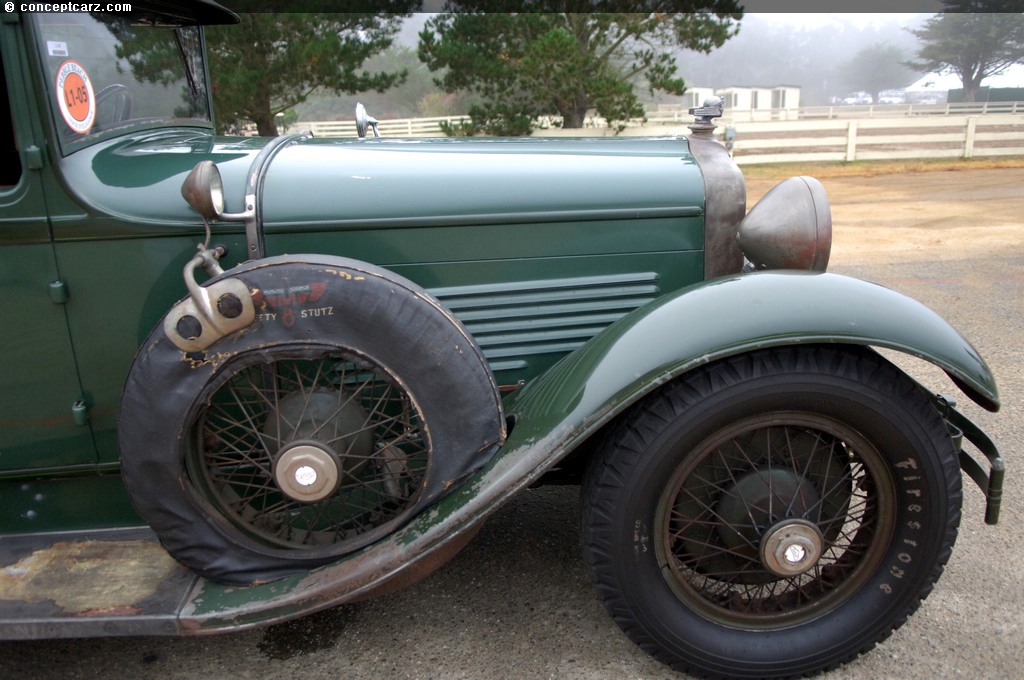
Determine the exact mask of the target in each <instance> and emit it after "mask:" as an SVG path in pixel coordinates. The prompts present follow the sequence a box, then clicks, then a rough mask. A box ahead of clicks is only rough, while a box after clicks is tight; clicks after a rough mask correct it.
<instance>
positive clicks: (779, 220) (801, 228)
mask: <svg viewBox="0 0 1024 680" xmlns="http://www.w3.org/2000/svg"><path fill="white" fill-rule="evenodd" d="M739 241H740V248H741V249H742V250H743V255H744V256H745V257H746V258H747V259H748V260H750V262H751V263H752V264H753V265H754V267H755V268H756V269H808V270H811V271H825V268H826V267H828V257H829V253H830V252H831V250H832V212H831V210H830V209H829V205H828V196H827V195H826V194H825V189H824V187H822V186H821V182H819V181H818V180H816V179H814V178H813V177H790V178H789V179H786V180H783V181H782V182H779V183H778V184H776V185H775V186H774V187H773V188H772V190H771V191H769V192H768V193H767V194H765V195H764V198H762V199H761V200H760V201H758V202H757V205H755V206H754V207H753V208H751V209H750V212H748V213H747V216H746V217H744V218H743V221H742V222H740V226H739Z"/></svg>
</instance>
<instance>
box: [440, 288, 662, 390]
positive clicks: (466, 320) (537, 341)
mask: <svg viewBox="0 0 1024 680" xmlns="http://www.w3.org/2000/svg"><path fill="white" fill-rule="evenodd" d="M430 292H431V293H433V294H434V295H435V296H437V297H438V298H439V299H440V300H441V301H442V302H443V303H444V304H446V305H447V306H448V307H449V308H450V309H451V310H452V311H453V312H454V313H455V315H456V316H457V317H458V318H459V320H460V321H462V323H463V324H465V326H466V328H467V329H469V332H470V333H472V334H473V337H474V338H476V341H477V342H478V343H479V344H480V347H481V348H482V349H483V352H484V356H486V357H487V360H488V361H489V362H490V364H491V370H493V371H495V372H498V371H503V370H518V369H522V368H526V367H527V362H528V357H530V356H533V355H542V354H545V355H547V354H566V353H568V352H571V351H572V350H574V349H576V348H577V347H579V346H580V345H582V344H583V343H584V342H586V341H587V340H589V339H590V338H591V337H593V336H594V335H596V334H597V333H599V332H601V331H602V330H604V329H605V328H607V327H608V326H610V325H611V324H612V323H614V322H615V321H617V320H619V319H620V318H622V317H623V316H625V315H626V314H628V313H629V312H631V311H633V310H634V309H636V308H637V307H640V306H642V305H644V304H646V303H648V302H650V301H651V300H653V299H655V298H656V297H658V294H659V288H658V275H657V274H656V273H654V272H638V273H630V274H614V275H607V276H583V277H575V278H564V279H544V280H540V281H515V282H512V283H495V284H483V285H475V286H454V287H449V288H436V289H432V290H431V291H430Z"/></svg>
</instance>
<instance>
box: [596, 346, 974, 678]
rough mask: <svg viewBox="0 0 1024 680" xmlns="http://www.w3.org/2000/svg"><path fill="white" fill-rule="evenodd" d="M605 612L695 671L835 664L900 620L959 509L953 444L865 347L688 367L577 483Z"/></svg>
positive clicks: (939, 556)
mask: <svg viewBox="0 0 1024 680" xmlns="http://www.w3.org/2000/svg"><path fill="white" fill-rule="evenodd" d="M583 493H584V504H583V505H584V510H583V532H584V543H585V547H586V550H585V552H586V557H587V564H588V568H589V571H590V573H591V577H592V579H593V580H594V582H595V584H596V586H597V589H598V591H599V595H600V597H601V599H602V600H603V602H604V605H605V607H606V608H607V610H608V611H609V612H610V614H611V615H612V617H613V618H614V619H615V621H616V622H617V623H618V625H619V626H620V627H621V628H622V629H623V630H624V631H625V632H626V634H627V635H628V636H629V637H630V638H632V639H633V641H634V642H636V643H637V644H638V645H639V646H640V647H641V648H643V649H644V650H645V651H647V652H648V653H650V654H652V655H653V656H654V657H656V658H658V659H659V660H661V661H663V662H664V663H666V664H669V665H671V666H672V667H673V668H675V669H676V670H681V671H685V672H688V673H692V674H696V675H699V676H708V677H780V676H796V675H804V674H810V673H814V672H818V671H822V670H825V669H829V668H833V667H835V666H838V665H839V664H841V663H844V662H846V661H848V660H850V659H852V658H854V657H856V656H857V655H859V654H861V653H863V652H865V651H867V650H869V649H870V648H872V647H873V646H874V645H875V644H876V643H877V642H879V641H880V640H883V639H884V638H886V637H887V636H888V635H889V634H890V633H891V632H892V631H893V630H895V629H896V628H898V627H899V626H900V625H902V624H903V623H904V622H905V621H906V619H907V617H908V616H909V615H910V614H911V613H913V612H914V610H915V609H917V607H918V605H919V604H920V602H921V601H922V600H923V599H924V598H925V597H926V596H927V595H928V593H929V592H930V591H931V589H932V587H933V585H934V583H935V581H936V580H937V579H938V578H939V576H940V574H941V573H942V569H943V566H944V565H945V563H946V561H947V560H948V558H949V555H950V552H951V550H952V546H953V542H954V541H955V539H956V533H957V526H958V524H959V521H960V501H961V495H962V491H961V480H960V473H959V466H958V463H957V455H956V452H955V451H954V445H953V443H952V439H951V437H950V435H949V433H948V431H947V429H946V427H945V424H944V422H943V420H942V418H941V417H940V415H939V413H938V412H937V411H936V409H935V408H934V407H933V406H932V404H931V402H930V399H929V397H928V395H926V394H924V393H923V391H922V390H921V388H920V387H919V386H917V385H916V384H915V383H914V382H913V381H911V380H910V379H909V378H907V377H906V376H905V375H904V374H903V373H902V371H900V370H899V369H897V368H896V367H894V366H893V365H892V364H890V363H888V362H887V361H886V360H884V359H883V358H882V357H880V356H879V355H877V354H876V353H874V352H872V351H871V350H868V349H861V348H828V347H810V346H808V347H798V348H783V349H776V350H769V351H760V352H755V353H751V354H746V355H741V356H737V357H733V358H729V359H727V360H723V361H721V362H718V363H716V364H712V365H710V366H707V367H705V368H703V369H701V370H698V371H695V372H693V373H691V374H687V375H685V376H683V377H682V378H680V379H679V380H677V381H675V382H673V383H670V384H669V385H667V386H665V387H664V388H662V389H661V390H660V391H659V392H657V393H655V394H653V395H652V396H650V397H649V398H647V399H646V400H644V401H643V402H641V403H640V404H638V405H637V406H636V407H634V408H633V410H632V411H631V412H630V413H629V414H628V415H627V416H626V417H625V418H624V419H623V420H622V422H621V423H620V424H619V425H618V426H617V427H616V428H615V429H614V430H613V432H612V433H611V434H610V436H609V437H608V439H607V440H606V442H605V444H604V445H603V446H602V448H601V450H600V451H599V452H598V454H597V456H596V457H595V459H594V461H593V463H592V465H591V467H590V469H589V471H588V474H587V478H586V480H585V483H584V489H583Z"/></svg>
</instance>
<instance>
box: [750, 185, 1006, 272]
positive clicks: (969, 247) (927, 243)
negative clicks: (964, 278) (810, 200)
mask: <svg viewBox="0 0 1024 680" xmlns="http://www.w3.org/2000/svg"><path fill="white" fill-rule="evenodd" d="M798 172H799V171H798ZM806 174H809V175H812V176H813V175H814V172H813V171H808V172H807V173H806ZM777 181H778V180H777V179H774V178H772V179H766V178H756V177H755V178H752V179H749V180H748V181H747V207H748V209H749V208H750V207H751V206H753V205H754V203H756V202H757V200H758V199H760V198H761V196H763V195H764V194H765V193H766V192H767V191H768V190H769V189H771V187H772V186H774V185H775V184H776V183H777ZM821 182H822V184H823V185H824V187H825V189H826V191H827V192H828V196H829V201H830V202H831V205H832V225H833V232H832V233H833V236H832V259H831V263H832V264H835V265H842V264H854V263H863V262H874V261H880V260H888V261H891V260H896V259H900V260H908V259H915V260H918V259H921V260H952V259H960V258H965V257H974V256H982V255H983V254H985V253H991V252H993V250H995V251H998V250H999V249H1003V248H1006V249H1024V168H995V169H977V170H976V169H971V170H954V171H934V172H908V173H900V174H882V175H876V176H873V177H826V178H824V179H822V180H821Z"/></svg>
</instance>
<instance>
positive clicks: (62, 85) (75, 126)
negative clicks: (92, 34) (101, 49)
mask: <svg viewBox="0 0 1024 680" xmlns="http://www.w3.org/2000/svg"><path fill="white" fill-rule="evenodd" d="M57 104H58V106H59V107H60V115H61V116H63V117H64V122H65V123H67V124H68V127H69V128H71V129H72V130H74V131H75V132H77V133H79V134H85V133H86V132H88V131H89V130H90V129H91V128H92V124H93V122H94V121H95V120H96V93H95V92H93V89H92V80H91V79H90V78H89V74H88V73H87V72H86V70H85V69H84V68H82V65H81V64H79V63H78V62H77V61H73V60H71V59H69V60H68V61H65V62H64V63H63V64H61V65H60V68H59V69H57Z"/></svg>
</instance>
